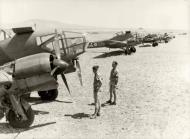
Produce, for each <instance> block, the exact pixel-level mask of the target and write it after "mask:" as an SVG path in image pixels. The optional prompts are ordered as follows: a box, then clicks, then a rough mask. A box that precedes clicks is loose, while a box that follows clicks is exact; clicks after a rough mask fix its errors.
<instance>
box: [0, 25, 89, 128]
mask: <svg viewBox="0 0 190 139" xmlns="http://www.w3.org/2000/svg"><path fill="white" fill-rule="evenodd" d="M12 30H13V32H14V33H15V35H14V36H11V37H10V36H9V37H6V36H7V34H6V32H5V31H4V32H3V31H2V33H3V37H4V40H2V41H0V65H1V67H0V119H1V118H3V117H4V116H6V119H7V121H8V122H9V124H10V125H11V126H13V127H17V128H26V127H29V126H30V125H31V124H32V123H33V120H34V113H33V110H32V108H31V106H30V104H29V103H28V102H26V101H25V100H24V99H23V97H21V96H22V95H24V94H27V93H30V92H32V91H38V94H39V96H40V97H41V98H42V99H45V100H54V99H56V97H57V95H58V90H57V87H58V82H57V75H61V77H62V79H63V82H64V83H65V85H66V87H67V89H68V91H69V92H70V90H69V87H68V84H67V80H66V78H65V74H66V73H71V72H75V71H76V69H77V71H78V75H79V79H80V82H81V84H82V78H81V69H80V64H79V61H78V56H79V55H80V54H82V53H84V52H85V46H86V44H87V42H86V39H85V36H84V35H83V34H81V33H77V32H64V31H62V30H55V31H54V32H52V31H47V30H45V31H40V30H39V31H35V30H33V29H32V28H31V27H22V28H13V29H12Z"/></svg>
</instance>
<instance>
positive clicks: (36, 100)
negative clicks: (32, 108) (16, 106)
mask: <svg viewBox="0 0 190 139" xmlns="http://www.w3.org/2000/svg"><path fill="white" fill-rule="evenodd" d="M26 101H28V102H30V103H32V104H31V105H38V104H43V103H50V102H59V103H73V102H71V101H61V100H51V101H49V100H41V98H39V97H30V98H27V99H26Z"/></svg>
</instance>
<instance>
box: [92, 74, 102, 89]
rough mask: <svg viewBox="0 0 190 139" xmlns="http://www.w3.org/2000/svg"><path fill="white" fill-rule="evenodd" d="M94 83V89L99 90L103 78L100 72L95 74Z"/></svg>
mask: <svg viewBox="0 0 190 139" xmlns="http://www.w3.org/2000/svg"><path fill="white" fill-rule="evenodd" d="M93 85H94V90H98V89H100V87H101V86H102V82H101V78H100V76H99V75H98V74H95V76H94V83H93Z"/></svg>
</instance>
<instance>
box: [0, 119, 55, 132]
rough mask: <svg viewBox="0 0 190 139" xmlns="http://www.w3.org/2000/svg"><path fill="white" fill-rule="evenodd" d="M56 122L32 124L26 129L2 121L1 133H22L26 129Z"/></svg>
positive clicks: (0, 124) (0, 125)
mask: <svg viewBox="0 0 190 139" xmlns="http://www.w3.org/2000/svg"><path fill="white" fill-rule="evenodd" d="M55 123H56V122H48V123H44V124H38V125H34V126H31V127H29V128H25V129H20V128H13V127H11V126H10V125H9V124H8V123H0V134H1V133H2V134H11V133H21V132H24V131H28V130H31V129H35V128H39V127H43V126H47V125H51V124H55Z"/></svg>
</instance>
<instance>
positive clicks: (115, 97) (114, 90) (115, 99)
mask: <svg viewBox="0 0 190 139" xmlns="http://www.w3.org/2000/svg"><path fill="white" fill-rule="evenodd" d="M113 95H114V101H113V104H114V105H116V101H117V96H116V89H115V86H114V87H113Z"/></svg>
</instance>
